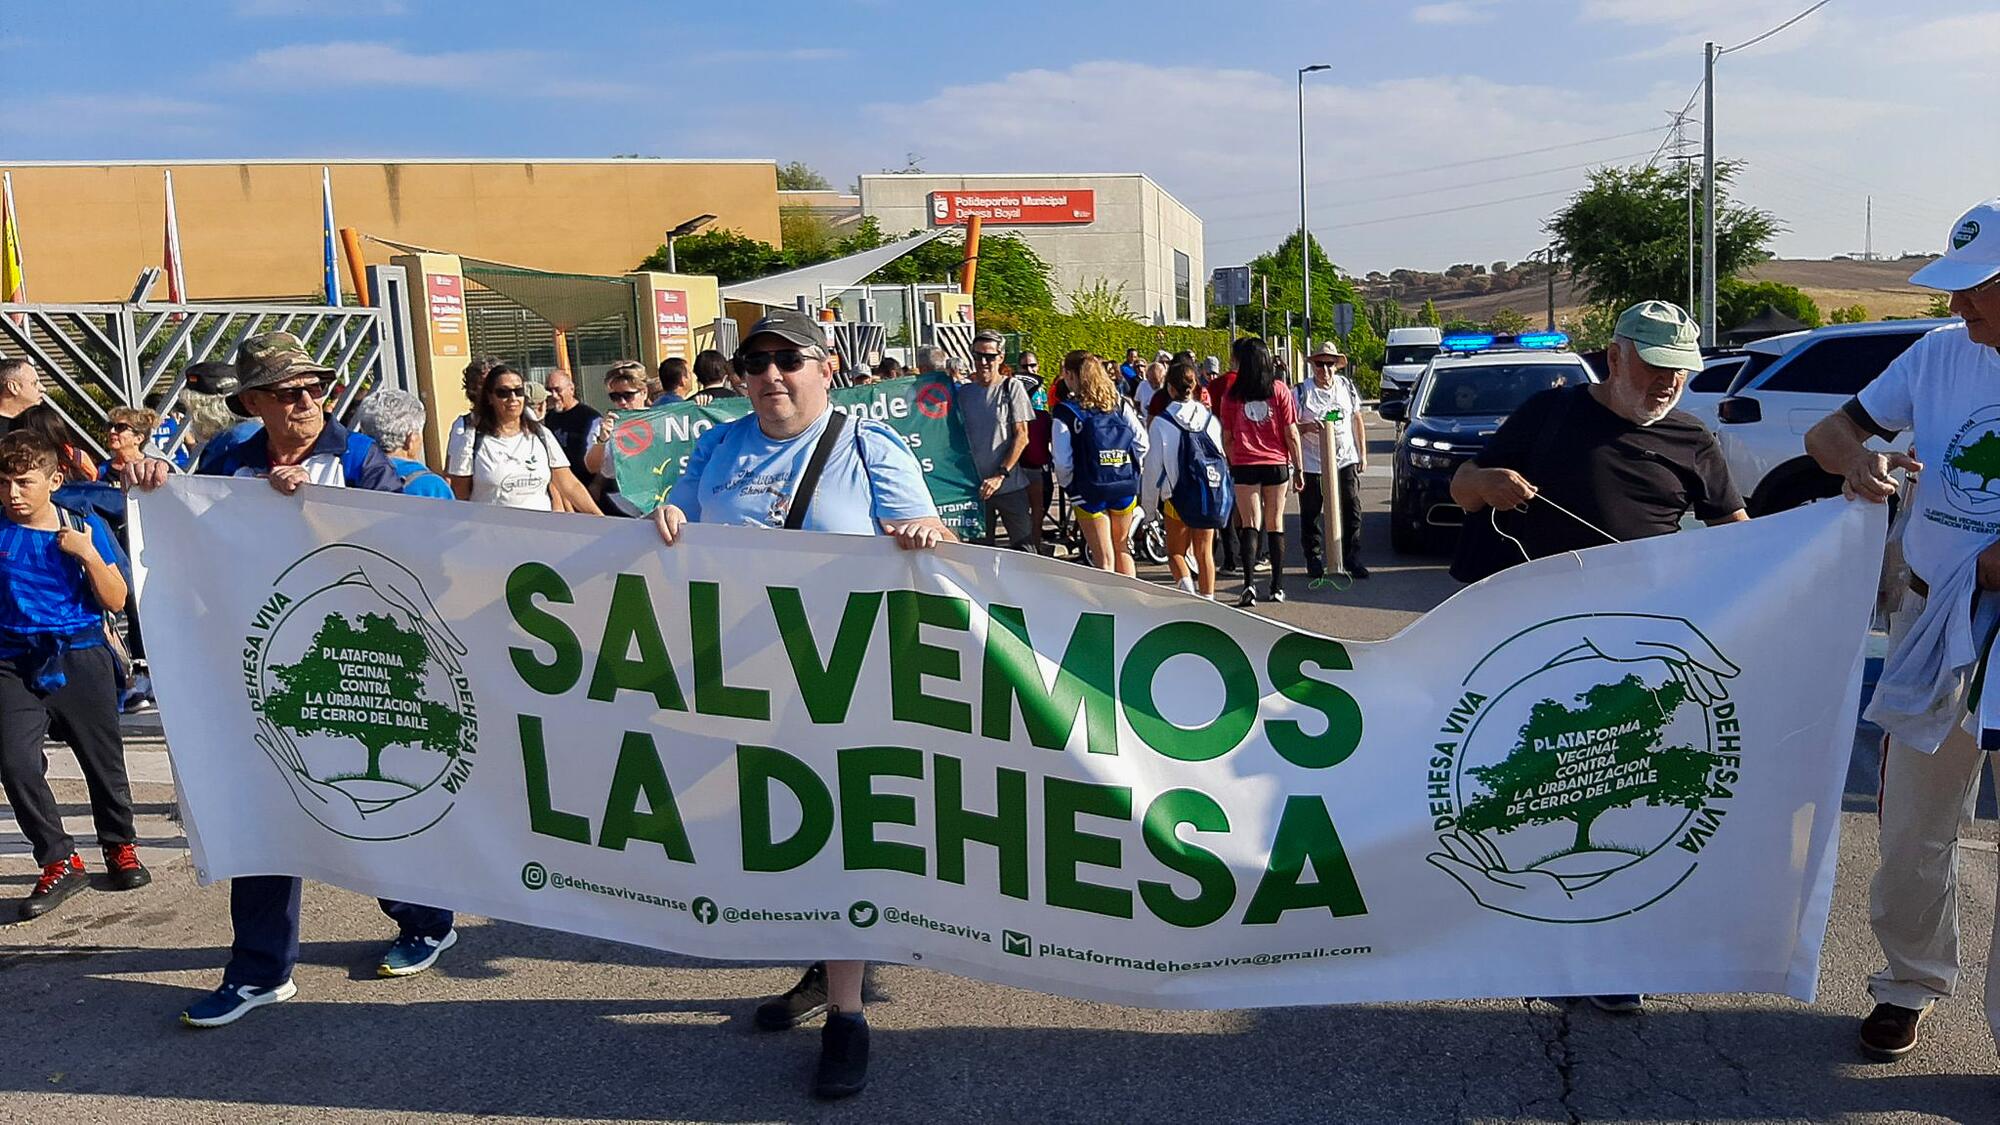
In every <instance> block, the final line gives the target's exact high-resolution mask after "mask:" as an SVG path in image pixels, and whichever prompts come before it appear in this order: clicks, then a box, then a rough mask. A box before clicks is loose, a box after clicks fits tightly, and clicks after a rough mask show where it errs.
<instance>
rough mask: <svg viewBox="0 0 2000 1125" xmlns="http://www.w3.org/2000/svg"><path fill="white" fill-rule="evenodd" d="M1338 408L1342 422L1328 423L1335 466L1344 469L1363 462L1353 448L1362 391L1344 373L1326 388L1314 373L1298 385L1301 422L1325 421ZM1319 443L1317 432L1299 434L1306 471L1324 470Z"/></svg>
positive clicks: (1334, 378)
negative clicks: (1355, 417) (1321, 466)
mask: <svg viewBox="0 0 2000 1125" xmlns="http://www.w3.org/2000/svg"><path fill="white" fill-rule="evenodd" d="M1336 410H1337V411H1339V412H1340V421H1339V422H1338V423H1328V424H1329V425H1332V426H1333V460H1334V468H1336V469H1345V468H1346V467H1348V466H1349V465H1358V464H1360V463H1361V453H1360V451H1359V450H1357V449H1355V448H1354V416H1355V415H1356V414H1357V413H1359V412H1360V410H1361V392H1360V390H1358V389H1357V388H1356V387H1355V386H1354V381H1353V380H1352V379H1349V378H1348V377H1347V376H1345V375H1335V376H1334V377H1333V382H1332V383H1331V384H1329V385H1327V386H1324V387H1322V386H1320V385H1319V381H1318V380H1317V379H1314V378H1312V377H1311V376H1307V377H1306V379H1305V381H1304V382H1302V383H1300V384H1299V421H1301V422H1304V421H1306V420H1307V419H1311V420H1313V421H1318V422H1325V420H1326V416H1327V413H1328V412H1329V411H1336ZM1319 443H1320V436H1319V435H1318V434H1307V433H1302V434H1300V435H1299V452H1300V454H1302V455H1303V457H1304V460H1305V465H1306V472H1309V473H1317V472H1320V471H1321V469H1320V458H1319Z"/></svg>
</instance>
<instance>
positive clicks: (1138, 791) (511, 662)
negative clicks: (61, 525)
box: [139, 479, 1884, 1007]
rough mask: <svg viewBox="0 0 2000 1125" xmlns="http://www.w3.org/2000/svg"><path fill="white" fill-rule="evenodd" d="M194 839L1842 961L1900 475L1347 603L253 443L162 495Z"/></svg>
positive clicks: (823, 933)
mask: <svg viewBox="0 0 2000 1125" xmlns="http://www.w3.org/2000/svg"><path fill="white" fill-rule="evenodd" d="M139 511H140V513H141V519H142V523H143V544H142V548H141V554H140V558H139V563H140V565H141V566H142V568H143V572H144V573H143V575H142V577H141V583H142V585H141V598H142V612H143V613H144V614H145V616H146V623H147V640H148V642H149V644H150V646H151V647H152V649H153V653H152V655H153V667H154V669H155V683H156V686H157V689H158V692H159V697H160V705H161V713H162V718H163V720H164V722H165V724H166V730H167V735H168V739H169V743H170V745H171V747H172V754H173V761H174V766H175V771H176V775H177V777H178V780H179V785H180V799H181V802H182V808H183V810H184V812H185V814H186V818H187V831H188V837H189V841H190V843H191V845H192V847H193V852H194V858H195V862H196V866H197V870H198V872H199V875H200V877H201V878H203V879H221V878H226V877H230V876H234V875H244V874H260V873H265V874H268V873H287V874H296V875H302V876H305V877H307V878H312V879H317V880H321V881H324V882H328V883H333V884H337V885H339V886H342V887H347V888H351V889H353V890H356V891H362V892H366V893H368V894H372V895H381V896H385V897H390V898H400V899H405V900H411V901H416V902H424V903H429V904H434V905H438V906H446V907H451V908H454V909H457V910H461V911H467V912H471V913H475V914H481V915H486V916H490V917H494V918H503V919H509V920H512V921H516V922H522V923H527V924H530V925H536V926H545V927H550V928H553V929H559V930H566V931H571V932H575V933H580V934H590V935H594V936H598V937H604V938H612V939H616V940H620V941H627V942H634V943H638V944H643V945H651V946H658V947H662V948H668V949H674V950H679V951H682V952H685V953H689V954H694V955H699V956H706V957H720V958H754V959H759V960H765V959H797V960H810V959H814V958H821V957H848V958H867V959H870V960H880V961H897V962H907V963H914V964H922V965H925V966H929V967H934V968H939V969H945V970H949V971H951V972H956V973H963V974H965V975H968V976H974V977H980V978H983V979H987V980H992V981H999V982H1003V983H1007V984H1015V985H1021V986H1025V987H1028V988H1034V989H1040V990H1043V991H1047V992H1054V993H1061V994H1065V995H1070V996H1078V997H1087V998H1096V999H1103V1000H1111V1001H1117V1002H1121V1003H1128V1004H1138V1005H1149V1006H1158V1007H1248V1006H1256V1005H1275V1004H1302V1003H1330V1002H1352V1001H1387V1000H1416V999H1427V998H1446V997H1467V998H1470V997H1486V996H1522V995H1529V996H1532V995H1571V994H1588V993H1610V992H1641V991H1643V992H1714V991H1759V992H1785V993H1789V994H1791V995H1793V996H1797V997H1800V998H1809V997H1810V996H1811V995H1812V992H1813V988H1814V984H1815V978H1816V974H1817V969H1818V964H1819V947H1820V941H1821V938H1822V936H1823V933H1824V929H1825V922H1826V911H1827V907H1828V900H1829V896H1830V892H1831V888H1832V879H1833V861H1834V853H1835V845H1836V839H1837V829H1838V818H1839V815H1840V795H1841V781H1842V777H1843V774H1844V771H1845V768H1846V759H1847V754H1848V750H1849V747H1850V743H1851V739H1852V735H1853V730H1854V716H1855V710H1856V702H1857V695H1858V692H1859V686H1860V679H1859V677H1860V654H1861V644H1862V640H1863V637H1864V633H1865V628H1866V622H1867V615H1868V611H1869V606H1870V602H1871V596H1872V592H1873V588H1874V583H1875V579H1876V572H1877V564H1878V560H1879V559H1880V558H1881V546H1882V539H1883V531H1884V528H1883V519H1882V513H1881V509H1880V508H1879V507H1870V506H1863V505H1855V504H1847V503H1842V502H1829V503H1822V504H1817V505H1814V506H1812V507H1810V508H1808V509H1804V510H1800V511H1795V512H1788V513H1785V514H1782V515H1778V516H1773V517H1769V518H1766V519H1760V520H1755V521H1752V522H1750V523H1747V524H1741V525H1734V526H1729V527H1724V528H1717V529H1704V530H1698V531H1692V532H1687V533H1683V534H1680V535H1674V536H1669V537H1666V538H1664V539H1658V540H1651V541H1648V542H1644V543H1636V544H1626V545H1620V546H1613V547H1606V548H1601V549H1598V550H1593V551H1586V552H1583V553H1581V554H1577V555H1567V556H1561V557H1557V558H1551V559H1545V560H1542V561H1540V562H1538V563H1534V564H1531V565H1527V566H1522V567H1519V568H1516V569H1514V570H1512V571H1509V572H1507V573H1504V574H1502V575H1499V576H1497V577H1495V578H1493V579H1490V580H1488V581H1487V582H1485V583H1482V584H1481V585H1479V586H1477V587H1474V588H1472V589H1470V590H1467V591H1465V592H1463V593H1461V594H1459V595H1458V596H1456V597H1454V598H1452V599H1451V600H1450V601H1448V602H1446V603H1445V604H1444V605H1442V606H1439V607H1438V608H1437V609H1435V610H1433V611H1432V612H1431V613H1430V614H1429V615H1428V616H1426V617H1424V618H1423V619H1421V620H1420V621H1418V622H1416V623H1415V624H1413V625H1412V626H1411V627H1409V628H1408V629H1406V630H1405V631H1404V632H1403V633H1402V634H1400V635H1398V636H1396V637H1395V638H1393V639H1390V640H1387V641H1381V642H1374V643H1343V642H1339V641H1335V640H1330V639H1327V638H1324V637H1320V636H1315V635H1312V634H1308V633H1302V632H1299V631H1296V630H1293V629H1290V628H1287V627H1285V626H1283V625H1281V624H1279V623H1277V622H1273V621H1269V620H1265V619H1261V618H1258V617H1255V616H1251V615H1249V614H1245V613H1240V612H1238V611H1236V610H1233V609H1230V608H1227V607H1224V606H1219V605H1216V604H1214V603H1211V602H1206V601H1201V600H1198V599H1195V598H1191V597H1188V596H1186V595H1183V594H1180V593H1178V592H1175V591H1172V590H1167V589H1163V588H1159V587H1153V586H1148V585H1146V584H1143V583H1140V582H1137V581H1133V580H1129V579H1121V578H1117V577H1114V576H1110V575H1106V574H1103V573H1099V572H1096V571H1090V570H1084V569H1081V568H1079V567H1076V566H1074V565H1069V564H1063V563H1058V562H1054V561H1052V560H1047V559H1041V558H1037V557H1031V556H1025V555H1019V554H1008V553H1003V552H997V551H992V550H987V549H983V548H976V547H961V546H949V547H946V548H943V549H940V550H938V551H935V552H923V551H915V552H904V551H899V550H897V549H896V547H895V546H894V545H893V544H892V543H890V542H887V541H885V540H880V539H870V538H863V537H843V536H833V535H809V534H806V533H802V532H782V533H781V532H773V531H766V530H761V529H754V528H735V527H692V528H690V529H688V532H687V537H686V539H685V541H684V542H683V543H682V544H680V545H678V546H676V547H674V548H672V549H666V548H663V547H661V545H660V544H659V542H658V540H657V538H656V536H655V534H654V531H653V529H652V527H651V525H650V524H648V523H645V522H628V521H620V520H606V519H590V518H585V517H577V516H565V515H549V514H537V513H531V512H517V511H512V510H508V509H504V508H497V507H489V506H485V505H470V504H446V503H439V502H433V501H427V500H417V499H412V498H407V497H398V496H383V495H375V494H369V493H362V492H346V491H335V490H328V489H317V488H309V489H307V490H305V492H304V493H303V495H302V496H299V497H292V498H287V497H283V496H279V495H278V494H276V493H275V492H274V491H273V490H272V489H270V488H268V487H267V486H265V485H264V484H262V483H261V482H254V481H230V480H206V479H193V480H176V481H175V482H173V483H172V484H171V485H170V486H168V487H167V488H166V489H165V490H163V491H161V492H158V493H155V494H151V495H147V496H145V497H144V498H143V499H142V500H141V501H140V502H139Z"/></svg>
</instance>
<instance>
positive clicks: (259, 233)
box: [7, 160, 779, 302]
mask: <svg viewBox="0 0 2000 1125" xmlns="http://www.w3.org/2000/svg"><path fill="white" fill-rule="evenodd" d="M322 166H325V167H327V168H328V169H329V170H330V172H331V174H332V180H333V202H334V218H335V221H336V222H337V223H338V224H339V225H341V226H349V227H354V228H356V229H357V230H359V231H360V232H361V233H362V234H363V235H379V236H381V237H383V238H391V239H395V240H397V241H400V242H407V243H413V244H415V245H419V246H424V247H428V248H431V249H435V250H441V251H447V252H451V253H456V254H461V255H465V256H468V257H477V258H489V259H493V260H495V261H501V262H509V263H513V264H516V265H523V266H530V267H533V268H536V269H545V270H558V271H562V272H568V273H589V274H601V275H609V276H619V275H622V274H624V273H626V272H628V271H630V270H631V269H633V268H634V267H636V266H637V265H638V264H639V263H640V261H642V260H643V259H644V258H645V257H646V255H647V254H650V253H652V251H653V250H654V249H655V248H656V247H658V246H659V245H660V243H661V241H662V238H661V236H662V235H663V234H664V232H665V231H666V230H667V229H668V228H670V227H672V226H674V225H676V224H678V223H680V222H682V221H683V220H686V219H690V218H693V217H694V216H696V215H700V214H704V213H707V214H714V215H716V216H717V219H716V222H715V223H714V226H715V227H718V228H733V229H736V230H739V231H741V232H742V233H744V234H746V235H749V236H750V237H752V238H758V239H762V240H764V241H766V242H770V243H773V244H776V243H777V242H778V241H779V233H778V185H777V170H776V165H775V164H773V163H772V162H770V161H679V160H574V161H498V160H406V161H391V162H385V161H344V162H330V161H320V160H311V161H242V162H222V161H184V162H183V161H173V162H166V163H158V164H126V163H119V164H83V163H68V162H42V163H28V164H14V165H8V166H7V167H8V168H9V170H10V171H12V173H13V177H14V199H15V204H16V206H17V207H18V208H19V222H20V235H21V245H22V252H23V258H24V271H25V273H26V274H27V282H28V293H29V296H30V297H31V298H33V299H34V300H37V301H56V302H61V301H116V300H123V299H124V298H125V297H126V296H127V295H129V294H130V293H131V290H132V283H133V280H134V279H135V278H137V277H138V274H139V271H140V270H141V269H143V268H145V267H146V266H157V265H160V264H161V257H162V255H161V243H162V233H163V230H164V221H165V220H164V216H165V210H166V202H165V199H166V191H165V186H164V177H163V176H162V171H163V170H164V169H167V168H171V169H172V170H173V173H174V203H175V209H176V210H177V212H178V213H179V218H180V231H181V259H182V262H183V264H184V266H185V269H186V274H187V276H186V283H187V292H188V296H189V298H190V299H191V300H196V301H214V300H226V299H231V298H245V297H289V296H303V295H306V294H313V293H317V292H319V290H320V286H321V241H320V168H321V167H322ZM362 249H363V252H364V254H365V256H366V258H367V260H368V263H369V264H371V265H373V264H386V263H388V261H389V259H390V258H391V257H392V256H394V255H395V254H396V253H398V251H396V250H393V249H391V248H390V247H387V246H383V245H381V244H380V243H376V242H371V241H367V240H366V239H364V240H363V243H362ZM341 280H342V282H343V283H345V282H346V281H347V273H346V268H345V263H344V262H343V263H341ZM155 296H157V297H164V290H163V289H162V290H156V291H155Z"/></svg>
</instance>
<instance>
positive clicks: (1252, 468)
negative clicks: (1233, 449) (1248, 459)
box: [1229, 465, 1292, 487]
mask: <svg viewBox="0 0 2000 1125" xmlns="http://www.w3.org/2000/svg"><path fill="white" fill-rule="evenodd" d="M1229 477H1230V479H1231V480H1234V481H1235V482H1236V483H1237V484H1249V485H1257V486H1260V487H1268V486H1270V485H1274V484H1284V483H1286V482H1287V481H1290V480H1291V479H1292V467H1291V466H1290V465H1231V466H1229Z"/></svg>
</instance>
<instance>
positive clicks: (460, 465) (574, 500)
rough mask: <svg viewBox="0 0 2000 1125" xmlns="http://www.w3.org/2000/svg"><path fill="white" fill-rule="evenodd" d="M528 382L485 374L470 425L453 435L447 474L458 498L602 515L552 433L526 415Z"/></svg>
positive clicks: (503, 368) (504, 371)
mask: <svg viewBox="0 0 2000 1125" xmlns="http://www.w3.org/2000/svg"><path fill="white" fill-rule="evenodd" d="M527 404H528V381H527V380H526V379H523V378H522V377H521V373H520V372H518V371H516V370H514V369H513V368H511V367H509V366H507V365H506V364H504V363H503V364H501V365H499V366H498V367H495V368H494V369H493V370H491V371H489V372H487V373H486V379H485V381H484V383H483V384H482V385H481V386H480V389H479V397H478V398H477V399H476V400H474V401H473V404H472V417H471V424H469V425H467V426H466V427H465V428H464V429H463V430H461V431H459V432H458V433H457V434H455V435H453V437H452V441H451V448H450V449H449V450H448V451H447V452H446V454H445V476H446V477H447V478H448V479H450V481H451V490H452V492H453V493H454V494H455V495H456V496H457V497H458V498H459V499H460V500H470V501H472V502H474V503H476V504H499V505H501V506H502V507H507V508H527V509H530V510H532V511H538V512H547V511H553V510H556V509H557V507H558V506H557V504H556V503H555V502H554V501H555V500H557V499H560V500H561V501H562V503H561V510H563V511H571V512H588V513H590V514H591V515H593V516H595V515H602V514H603V513H601V512H599V511H598V509H597V504H596V503H595V502H594V501H592V500H591V498H590V493H589V491H587V490H586V489H585V488H584V487H583V484H582V482H581V481H578V480H577V479H576V474H575V473H573V472H571V471H570V469H569V458H568V457H567V456H566V455H565V454H564V453H563V450H562V446H561V445H559V444H558V443H557V442H556V439H555V435H553V434H551V433H549V432H548V431H547V430H545V429H543V428H542V424H541V423H540V422H537V421H535V419H534V418H533V417H532V416H530V415H529V414H528V411H527Z"/></svg>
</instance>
